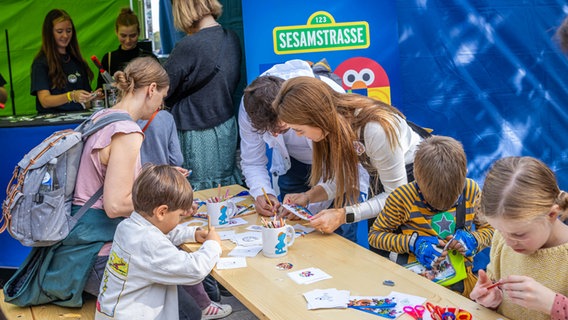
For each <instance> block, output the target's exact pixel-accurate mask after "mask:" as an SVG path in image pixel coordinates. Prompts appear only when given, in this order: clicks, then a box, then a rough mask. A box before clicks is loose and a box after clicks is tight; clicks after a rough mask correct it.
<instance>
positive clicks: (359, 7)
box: [242, 0, 401, 104]
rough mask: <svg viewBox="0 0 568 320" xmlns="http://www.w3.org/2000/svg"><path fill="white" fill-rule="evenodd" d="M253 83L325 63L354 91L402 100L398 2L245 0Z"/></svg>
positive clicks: (247, 50) (389, 100) (248, 61)
mask: <svg viewBox="0 0 568 320" xmlns="http://www.w3.org/2000/svg"><path fill="white" fill-rule="evenodd" d="M242 5H243V6H242V10H243V22H244V32H245V34H244V35H245V53H246V65H247V78H248V82H249V83H250V82H251V81H252V80H254V79H255V78H256V77H257V76H258V75H259V74H261V73H262V72H263V71H265V70H267V69H269V68H270V67H271V66H273V65H274V64H277V63H283V62H285V61H287V60H291V59H303V60H308V61H311V62H314V63H315V62H318V61H320V60H321V59H323V58H325V59H326V60H327V62H328V63H329V65H330V67H331V69H332V71H334V72H335V73H336V74H337V75H339V76H340V77H341V78H342V82H343V86H344V88H345V89H346V90H348V91H350V92H357V93H360V94H364V95H368V96H371V97H375V98H377V99H380V100H382V101H385V102H387V103H393V104H397V103H399V102H400V101H401V90H400V70H399V53H398V31H397V18H396V4H395V1H384V0H382V1H376V0H363V1H357V4H356V5H354V4H353V3H352V2H349V1H323V0H314V1H299V0H290V1H260V0H243V2H242Z"/></svg>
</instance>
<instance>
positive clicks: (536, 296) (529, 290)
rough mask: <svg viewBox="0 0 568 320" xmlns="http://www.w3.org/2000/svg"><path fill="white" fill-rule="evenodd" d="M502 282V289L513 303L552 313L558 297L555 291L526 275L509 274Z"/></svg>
mask: <svg viewBox="0 0 568 320" xmlns="http://www.w3.org/2000/svg"><path fill="white" fill-rule="evenodd" d="M501 282H502V283H503V284H502V285H500V287H501V289H502V290H503V291H504V292H505V294H507V296H508V297H509V299H510V300H511V301H512V302H513V303H516V304H518V305H520V306H523V307H525V308H527V309H532V310H538V311H541V312H543V313H545V314H550V311H551V310H552V305H553V303H554V298H555V297H556V293H555V292H554V291H552V290H550V289H549V288H547V287H545V286H544V285H542V284H540V283H539V282H537V281H536V280H534V279H533V278H530V277H526V276H508V277H507V278H505V279H503V280H501Z"/></svg>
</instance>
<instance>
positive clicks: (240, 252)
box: [229, 246, 262, 257]
mask: <svg viewBox="0 0 568 320" xmlns="http://www.w3.org/2000/svg"><path fill="white" fill-rule="evenodd" d="M261 250H262V246H254V247H243V246H236V247H235V248H234V249H233V250H231V252H229V256H231V257H256V255H257V254H258V253H259V252H260V251H261Z"/></svg>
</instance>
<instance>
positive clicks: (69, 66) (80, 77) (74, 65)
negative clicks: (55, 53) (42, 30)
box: [30, 56, 91, 113]
mask: <svg viewBox="0 0 568 320" xmlns="http://www.w3.org/2000/svg"><path fill="white" fill-rule="evenodd" d="M61 59H62V60H61V63H62V65H63V72H64V73H65V74H66V75H67V82H66V83H65V87H64V88H54V87H53V82H52V81H51V79H50V78H49V67H48V65H47V58H46V57H45V56H41V57H38V58H36V59H35V60H34V62H33V64H32V76H31V79H32V86H31V92H30V93H31V95H32V96H36V109H37V111H38V112H39V113H55V112H67V111H80V110H83V106H82V105H81V104H80V103H76V102H69V103H65V104H63V105H61V106H59V107H57V108H49V109H46V108H44V107H42V105H41V103H40V102H39V99H38V98H37V92H38V91H40V90H49V92H50V93H51V94H52V95H56V94H62V93H67V92H69V91H72V90H86V91H89V92H90V91H91V84H90V83H89V77H88V74H87V70H86V69H85V68H84V67H83V65H82V64H81V63H80V62H79V61H77V60H75V59H73V58H72V57H70V56H67V59H69V60H67V61H65V58H64V57H62V58H61Z"/></svg>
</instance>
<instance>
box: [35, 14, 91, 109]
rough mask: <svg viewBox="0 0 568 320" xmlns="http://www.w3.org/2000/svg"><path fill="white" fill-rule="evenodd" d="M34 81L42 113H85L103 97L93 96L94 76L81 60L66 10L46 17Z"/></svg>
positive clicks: (72, 26)
mask: <svg viewBox="0 0 568 320" xmlns="http://www.w3.org/2000/svg"><path fill="white" fill-rule="evenodd" d="M31 79H32V85H31V94H32V95H34V96H36V109H37V111H38V112H39V113H49V112H66V111H79V110H83V109H86V108H88V107H90V101H91V100H93V99H94V98H96V97H100V96H101V95H102V94H101V91H96V92H95V93H92V92H91V80H92V79H93V72H92V71H91V69H89V67H88V65H87V62H86V61H85V59H83V57H82V56H81V51H80V50H79V43H78V41H77V32H76V30H75V25H74V24H73V20H72V19H71V17H70V16H69V14H68V13H67V12H65V11H64V10H61V9H53V10H51V11H49V12H48V13H47V15H46V16H45V19H44V21H43V27H42V32H41V49H40V51H39V53H38V54H37V55H36V57H35V59H34V62H33V64H32V71H31Z"/></svg>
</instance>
